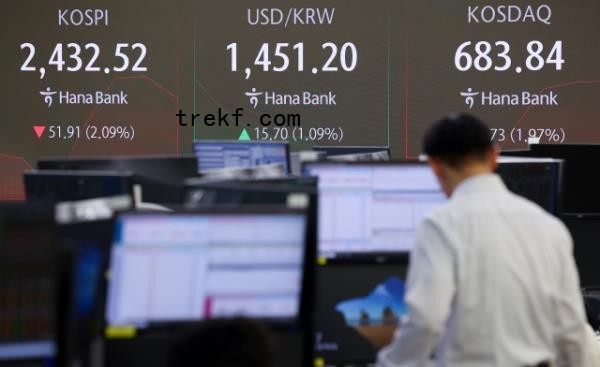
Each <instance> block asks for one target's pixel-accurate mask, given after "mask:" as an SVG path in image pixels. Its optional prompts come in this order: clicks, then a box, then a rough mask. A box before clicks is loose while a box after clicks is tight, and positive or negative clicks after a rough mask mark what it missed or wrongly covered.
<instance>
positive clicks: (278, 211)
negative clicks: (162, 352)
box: [102, 205, 314, 339]
mask: <svg viewBox="0 0 600 367" xmlns="http://www.w3.org/2000/svg"><path fill="white" fill-rule="evenodd" d="M177 215H186V216H187V215H223V216H227V215H247V216H251V215H299V216H302V217H304V239H303V242H304V244H303V246H304V251H303V259H302V262H303V263H302V282H301V290H300V299H299V305H298V306H299V308H298V314H297V315H296V316H295V317H290V318H254V319H256V320H258V321H260V322H262V323H264V324H266V325H269V327H272V328H275V329H278V328H290V327H291V328H301V327H302V325H305V323H306V322H307V321H308V320H309V319H310V313H311V310H310V308H309V305H310V302H312V300H311V297H312V294H311V292H312V284H307V281H309V280H312V279H313V276H312V272H313V268H314V259H313V260H311V251H310V247H311V244H310V243H309V240H310V238H309V236H308V229H309V228H308V221H309V218H308V212H307V210H304V209H294V208H288V207H285V206H280V205H264V206H259V205H251V206H250V205H249V206H237V207H231V206H217V207H211V208H198V209H196V208H194V209H187V208H183V207H182V208H178V210H175V211H172V212H155V211H151V212H140V211H132V210H127V211H121V212H119V213H117V214H116V215H115V216H114V217H113V219H112V227H113V236H114V233H115V230H116V224H117V222H118V221H119V220H120V218H122V217H123V216H139V217H141V216H156V217H159V216H163V217H164V216H177ZM114 245H115V243H114V239H113V240H112V241H111V244H110V246H109V259H108V267H107V274H110V269H111V268H112V266H111V263H112V261H113V259H112V249H113V247H114ZM108 278H109V277H106V279H105V285H104V294H105V298H104V300H103V301H104V302H103V305H102V324H103V329H104V330H107V329H108V328H112V327H116V328H117V329H119V328H121V327H123V326H122V325H111V324H110V323H109V321H108V319H107V307H108V303H109V287H110V284H109V283H110V279H108ZM206 320H207V319H198V320H183V321H161V322H149V323H148V324H147V325H145V326H144V327H138V326H135V325H131V327H134V329H135V330H136V335H138V334H139V335H141V336H144V335H164V334H165V333H166V334H170V333H173V332H178V331H181V330H187V329H189V328H190V327H194V326H195V325H199V324H201V323H202V322H203V321H206ZM127 327H129V326H127ZM106 337H107V339H111V338H110V337H109V336H108V335H106Z"/></svg>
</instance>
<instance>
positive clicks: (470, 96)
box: [460, 88, 479, 109]
mask: <svg viewBox="0 0 600 367" xmlns="http://www.w3.org/2000/svg"><path fill="white" fill-rule="evenodd" d="M460 95H461V97H463V98H464V99H465V104H466V105H467V106H469V109H472V108H473V106H474V105H475V97H476V96H478V95H479V92H473V88H468V89H467V91H466V92H460Z"/></svg>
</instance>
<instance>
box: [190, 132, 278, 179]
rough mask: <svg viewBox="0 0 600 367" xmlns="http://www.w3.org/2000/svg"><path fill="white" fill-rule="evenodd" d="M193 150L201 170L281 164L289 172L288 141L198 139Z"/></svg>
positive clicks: (199, 170)
mask: <svg viewBox="0 0 600 367" xmlns="http://www.w3.org/2000/svg"><path fill="white" fill-rule="evenodd" d="M194 152H195V153H196V158H197V159H198V172H200V173H202V172H205V171H209V170H213V169H219V168H231V167H257V166H263V165H270V164H282V165H283V166H284V169H285V172H287V173H289V172H290V158H289V156H290V153H289V144H288V143H287V142H271V141H238V140H197V141H195V142H194Z"/></svg>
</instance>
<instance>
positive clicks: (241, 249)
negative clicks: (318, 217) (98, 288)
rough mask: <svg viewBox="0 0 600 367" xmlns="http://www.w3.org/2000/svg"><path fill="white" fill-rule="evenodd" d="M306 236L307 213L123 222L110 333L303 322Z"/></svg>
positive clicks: (114, 257) (140, 217)
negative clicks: (225, 321) (202, 323)
mask: <svg viewBox="0 0 600 367" xmlns="http://www.w3.org/2000/svg"><path fill="white" fill-rule="evenodd" d="M305 232H306V216H305V214H304V213H301V212H295V211H288V210H279V209H278V210H275V209H271V210H269V209H266V208H264V209H260V211H256V212H244V210H241V209H236V210H232V211H230V212H219V211H216V210H211V211H207V212H205V213H168V214H158V213H154V214H141V213H137V214H135V213H131V214H123V215H121V216H119V217H118V218H117V220H116V225H115V234H114V240H113V246H112V251H111V260H110V274H111V276H110V280H109V282H108V293H107V302H106V311H105V318H106V322H107V325H108V329H107V330H110V329H111V328H112V327H122V326H134V327H137V328H141V329H143V328H148V327H152V326H153V325H160V324H170V323H171V324H172V323H179V322H183V323H187V322H194V321H199V320H203V319H208V318H217V317H231V316H246V317H251V318H257V319H262V320H267V321H273V322H282V323H289V322H293V321H294V320H299V318H300V316H301V306H302V303H301V301H302V291H303V290H302V284H303V274H304V258H305V249H306V243H305Z"/></svg>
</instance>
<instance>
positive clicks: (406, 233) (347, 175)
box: [305, 162, 446, 258]
mask: <svg viewBox="0 0 600 367" xmlns="http://www.w3.org/2000/svg"><path fill="white" fill-rule="evenodd" d="M305 173H306V174H307V175H310V176H316V177H318V178H319V184H318V190H319V211H318V222H319V224H318V236H319V240H318V250H319V254H320V255H321V256H324V257H326V258H335V257H345V256H354V257H356V256H357V255H366V256H376V255H380V254H393V253H398V252H402V251H407V250H410V249H411V247H412V246H413V243H414V240H415V229H416V227H417V225H418V224H419V223H420V221H421V219H422V218H423V217H424V216H425V215H426V214H427V213H428V212H429V211H431V210H432V209H433V208H435V207H436V206H438V205H440V204H442V203H444V202H446V196H445V194H444V192H443V191H442V188H441V187H440V185H439V183H438V181H437V179H436V177H435V176H434V174H433V172H432V171H431V169H430V168H429V167H428V166H427V165H426V164H424V163H417V162H414V163H413V162H400V163H310V164H307V165H306V166H305Z"/></svg>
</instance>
